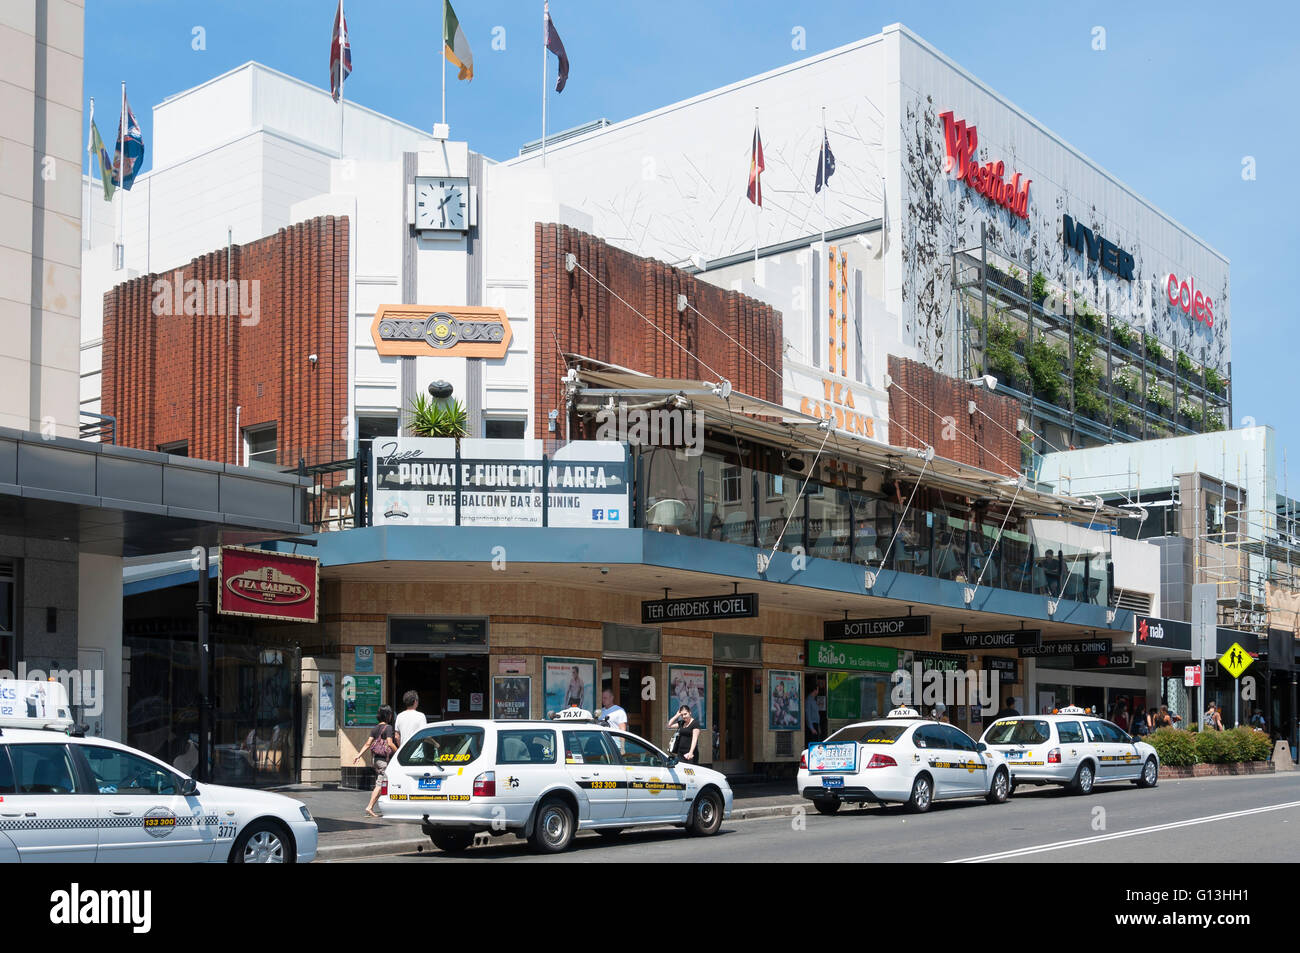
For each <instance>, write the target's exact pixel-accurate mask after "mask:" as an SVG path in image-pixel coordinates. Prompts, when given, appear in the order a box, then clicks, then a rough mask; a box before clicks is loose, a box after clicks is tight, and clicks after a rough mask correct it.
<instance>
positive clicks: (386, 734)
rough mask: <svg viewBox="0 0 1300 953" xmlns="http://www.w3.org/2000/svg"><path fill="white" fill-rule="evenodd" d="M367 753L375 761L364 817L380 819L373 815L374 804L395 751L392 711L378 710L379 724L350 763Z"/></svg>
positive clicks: (385, 779)
mask: <svg viewBox="0 0 1300 953" xmlns="http://www.w3.org/2000/svg"><path fill="white" fill-rule="evenodd" d="M367 751H369V752H370V753H371V755H373V756H374V760H375V789H374V790H373V791H371V792H370V803H369V804H367V805H366V817H382V816H383V815H381V814H376V813H375V802H376V801H378V800H379V791H380V789H381V788H382V787H383V786H384V783H385V781H387V778H388V776H387V774H386V772H387V771H388V759H389V758H391V757H392V756H393V754H394V752H396V751H397V745H396V744H394V741H393V709H391V708H389V707H388V706H387V705H384V706H383V707H382V708H380V709H379V724H377V725H375V727H373V728H371V729H370V738H369V740H367V741H366V746H365V747H364V748H362V749H361V750H360V751H358V752H357V756H356V758H354V759H353V761H352V763H353V764H356V763H357V762H358V761H360V760H361V756H362V755H364V754H365V753H366V752H367Z"/></svg>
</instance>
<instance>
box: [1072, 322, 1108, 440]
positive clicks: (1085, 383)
mask: <svg viewBox="0 0 1300 953" xmlns="http://www.w3.org/2000/svg"><path fill="white" fill-rule="evenodd" d="M1096 348H1097V339H1096V338H1094V337H1093V336H1092V335H1091V334H1081V335H1079V336H1078V337H1076V338H1075V341H1074V409H1075V411H1076V412H1078V413H1081V414H1086V415H1087V416H1089V417H1092V418H1093V419H1094V420H1095V419H1099V418H1100V417H1101V416H1102V413H1103V412H1104V410H1105V407H1106V405H1105V402H1104V401H1103V400H1102V399H1101V369H1100V368H1098V367H1097V364H1096V361H1095V360H1094V357H1093V355H1094V353H1095V351H1096Z"/></svg>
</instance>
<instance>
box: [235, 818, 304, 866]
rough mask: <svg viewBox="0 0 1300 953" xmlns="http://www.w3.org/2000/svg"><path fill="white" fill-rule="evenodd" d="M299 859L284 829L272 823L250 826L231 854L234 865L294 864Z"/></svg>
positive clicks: (260, 822)
mask: <svg viewBox="0 0 1300 953" xmlns="http://www.w3.org/2000/svg"><path fill="white" fill-rule="evenodd" d="M297 859H298V858H297V857H296V856H295V855H294V851H293V849H292V848H291V847H290V846H289V838H287V837H286V836H285V833H284V830H283V828H281V827H280V826H279V825H278V824H273V823H271V822H270V821H257V822H255V823H253V824H249V825H248V827H246V828H244V832H243V833H242V834H240V835H239V840H237V841H235V847H234V849H233V850H232V851H231V852H230V862H231V863H232V864H292V863H294V862H295V861H296V860H297Z"/></svg>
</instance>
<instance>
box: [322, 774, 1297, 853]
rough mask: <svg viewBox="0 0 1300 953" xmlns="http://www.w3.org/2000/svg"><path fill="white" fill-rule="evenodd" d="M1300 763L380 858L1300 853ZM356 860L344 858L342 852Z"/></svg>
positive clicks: (505, 842) (515, 841)
mask: <svg viewBox="0 0 1300 953" xmlns="http://www.w3.org/2000/svg"><path fill="white" fill-rule="evenodd" d="M1297 843H1300V773H1285V774H1278V775H1270V776H1259V777H1243V778H1196V779H1189V780H1179V781H1161V782H1160V784H1159V786H1158V787H1156V788H1155V789H1152V790H1139V789H1138V788H1135V787H1134V786H1133V785H1131V784H1127V783H1125V784H1117V785H1108V786H1104V787H1097V788H1096V789H1094V791H1093V793H1092V794H1091V795H1089V796H1087V797H1079V796H1074V795H1066V794H1064V793H1062V792H1061V790H1060V789H1058V788H1055V787H1051V788H1025V787H1021V788H1019V789H1018V790H1017V791H1016V793H1015V795H1014V796H1013V797H1012V798H1011V799H1010V800H1009V801H1007V803H1006V804H1002V805H992V804H986V803H985V802H984V801H983V800H982V799H973V798H968V799H965V800H961V801H952V802H941V803H939V804H936V805H935V806H934V807H933V808H932V809H931V810H930V812H929V813H928V814H923V815H914V814H906V813H904V812H903V810H902V808H901V807H892V806H891V807H889V808H884V809H882V808H879V807H869V808H866V809H865V810H857V809H852V808H843V809H841V811H840V813H839V814H837V815H835V816H834V817H822V816H821V815H819V814H817V813H816V812H815V811H813V810H812V808H811V805H809V808H808V810H807V811H806V812H805V813H803V814H801V815H799V814H793V813H792V814H791V815H789V816H784V817H773V818H763V819H756V820H747V821H728V822H727V823H725V824H724V825H723V828H722V832H721V833H720V834H719V835H718V836H716V837H711V838H695V837H688V836H687V835H686V834H685V833H684V832H682V831H680V830H676V829H673V828H661V829H651V830H645V831H637V832H625V833H623V834H622V835H621V836H619V837H618V838H617V839H615V840H612V841H611V840H606V839H604V838H601V837H598V836H596V835H594V834H583V835H580V836H579V837H578V838H577V839H576V840H575V842H574V845H573V846H572V847H571V848H570V849H569V850H568V851H567V852H565V853H563V854H558V855H550V856H541V855H538V854H535V853H533V852H532V851H531V850H530V848H529V847H528V845H527V844H525V843H524V842H523V841H520V840H518V839H516V838H514V837H513V836H507V837H502V838H499V839H496V840H493V841H492V842H491V843H490V844H488V845H486V846H481V847H473V848H471V849H470V850H469V851H468V852H466V853H464V854H461V855H459V856H452V855H448V854H443V853H442V852H440V851H438V850H436V849H434V848H433V847H432V845H430V847H429V848H427V849H426V850H424V851H423V852H419V853H405V854H394V855H388V856H383V857H370V858H365V859H364V861H361V862H370V863H376V862H378V863H423V864H448V863H452V864H455V863H476V862H477V863H484V862H488V863H520V862H528V863H539V862H540V863H647V862H650V863H701V862H704V863H707V862H710V861H719V862H734V863H764V862H772V861H831V862H853V861H866V862H871V863H881V862H884V863H891V862H917V861H920V862H961V861H966V862H1021V863H1023V862H1029V863H1042V862H1046V863H1053V864H1060V863H1087V862H1091V861H1107V862H1126V861H1128V862H1166V863H1180V862H1189V861H1205V860H1213V861H1214V862H1216V863H1241V862H1247V861H1250V862H1257V861H1265V862H1268V861H1284V862H1294V861H1295V860H1296V851H1295V845H1296V844H1297ZM343 862H345V861H343Z"/></svg>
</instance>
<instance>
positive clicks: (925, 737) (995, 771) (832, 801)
mask: <svg viewBox="0 0 1300 953" xmlns="http://www.w3.org/2000/svg"><path fill="white" fill-rule="evenodd" d="M797 783H798V789H799V793H800V794H802V795H803V796H804V797H805V798H807V799H808V800H810V801H812V802H813V806H814V807H816V808H817V810H818V811H820V812H821V813H822V814H834V813H835V812H836V811H838V810H839V809H840V805H841V804H844V803H845V802H853V803H858V804H863V803H866V802H869V801H870V802H874V803H877V804H881V805H882V806H883V805H884V804H885V803H886V802H890V801H893V802H899V803H902V804H906V805H907V807H908V809H909V810H911V811H916V812H918V813H919V812H924V811H928V810H929V809H930V805H931V804H932V803H933V802H935V801H943V800H947V799H948V798H959V797H983V798H985V799H986V800H988V802H989V803H990V804H1001V803H1002V802H1004V801H1005V800H1006V799H1007V797H1008V796H1009V795H1010V793H1011V775H1010V772H1009V770H1008V768H1007V765H1006V762H1005V761H1004V760H1003V757H1002V755H1001V754H999V753H998V752H996V751H992V750H986V748H985V746H984V745H982V744H977V743H976V742H975V741H974V740H973V739H972V738H971V737H970V736H969V735H968V734H966V733H965V732H964V731H962V730H961V729H960V728H957V727H955V726H953V725H949V724H946V723H943V722H937V721H930V720H928V719H923V718H921V716H920V715H918V714H917V712H916V711H915V710H914V709H911V708H895V709H894V710H893V711H891V712H890V713H889V714H888V715H887V716H886V717H885V718H883V719H880V720H877V721H864V722H858V723H856V724H852V725H848V726H847V727H845V728H841V729H840V730H839V731H837V732H835V734H833V735H831V736H830V737H829V738H827V739H826V740H825V741H823V742H820V743H816V744H811V745H809V746H808V748H807V749H806V750H805V751H804V754H803V757H802V758H801V759H800V761H799V774H798V781H797Z"/></svg>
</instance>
